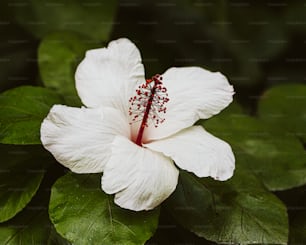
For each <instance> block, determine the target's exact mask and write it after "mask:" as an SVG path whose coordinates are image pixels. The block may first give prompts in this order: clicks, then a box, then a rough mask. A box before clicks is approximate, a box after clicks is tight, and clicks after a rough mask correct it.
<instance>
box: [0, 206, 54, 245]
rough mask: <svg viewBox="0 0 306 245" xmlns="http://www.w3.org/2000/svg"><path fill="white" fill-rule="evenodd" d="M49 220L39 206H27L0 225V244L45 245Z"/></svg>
mask: <svg viewBox="0 0 306 245" xmlns="http://www.w3.org/2000/svg"><path fill="white" fill-rule="evenodd" d="M49 229H50V228H49V220H48V213H47V212H46V210H41V205H36V206H29V207H27V208H26V209H25V210H24V211H23V212H22V213H20V214H19V215H18V216H16V217H15V218H14V219H12V220H10V221H9V222H6V223H4V224H1V225H0V244H5V245H20V244H25V245H28V244H33V245H34V244H35V245H39V244H46V242H47V239H48V236H49Z"/></svg>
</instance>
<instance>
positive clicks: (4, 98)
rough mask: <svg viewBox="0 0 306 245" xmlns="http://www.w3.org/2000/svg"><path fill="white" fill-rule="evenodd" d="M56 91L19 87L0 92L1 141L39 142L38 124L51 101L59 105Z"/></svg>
mask: <svg viewBox="0 0 306 245" xmlns="http://www.w3.org/2000/svg"><path fill="white" fill-rule="evenodd" d="M61 103H62V99H61V97H60V96H59V95H58V94H56V93H55V92H53V91H51V90H49V89H46V88H40V87H30V86H22V87H18V88H15V89H11V90H8V91H5V92H4V93H2V94H0V115H1V117H0V143H2V144H19V145H25V144H28V145H29V144H40V124H41V123H42V121H43V119H44V118H45V117H46V116H47V114H48V112H49V110H50V108H51V107H52V105H54V104H61Z"/></svg>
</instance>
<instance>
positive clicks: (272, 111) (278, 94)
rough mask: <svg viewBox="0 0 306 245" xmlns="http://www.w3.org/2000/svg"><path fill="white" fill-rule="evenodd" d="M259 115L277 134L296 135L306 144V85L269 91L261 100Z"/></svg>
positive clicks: (285, 86) (289, 86) (275, 88)
mask: <svg viewBox="0 0 306 245" xmlns="http://www.w3.org/2000/svg"><path fill="white" fill-rule="evenodd" d="M258 115H259V118H260V120H262V121H263V122H265V123H267V124H269V125H271V126H272V127H273V128H274V129H275V130H274V131H275V132H276V133H277V134H282V135H288V134H290V135H294V136H296V137H298V138H300V139H303V141H305V142H306V85H302V84H295V85H288V84H287V85H281V86H277V87H273V88H271V89H269V90H268V91H266V92H265V93H264V94H263V95H262V97H261V98H260V101H259V105H258Z"/></svg>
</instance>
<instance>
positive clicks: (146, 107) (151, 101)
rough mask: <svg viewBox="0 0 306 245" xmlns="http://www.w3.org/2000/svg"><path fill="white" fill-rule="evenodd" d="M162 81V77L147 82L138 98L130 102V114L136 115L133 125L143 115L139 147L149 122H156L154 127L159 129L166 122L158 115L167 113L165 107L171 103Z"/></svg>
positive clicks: (138, 134)
mask: <svg viewBox="0 0 306 245" xmlns="http://www.w3.org/2000/svg"><path fill="white" fill-rule="evenodd" d="M161 80H162V77H161V76H160V75H155V76H154V77H152V79H148V80H146V83H145V84H143V85H141V86H139V87H138V89H137V90H136V96H132V97H131V98H130V100H129V102H130V103H131V106H130V108H129V114H130V115H133V114H134V116H133V119H132V122H131V123H133V122H136V121H140V120H141V116H142V115H143V117H142V120H141V125H140V128H139V130H138V133H137V138H136V141H135V143H136V144H137V145H139V146H141V145H142V138H143V133H144V130H145V127H148V121H149V120H152V121H154V124H155V125H154V126H155V127H158V125H159V124H160V123H163V122H164V120H165V119H163V118H160V117H159V115H158V113H161V112H163V113H166V109H167V108H166V107H165V106H164V105H165V104H166V103H167V102H168V101H169V98H168V94H167V89H166V88H165V87H164V86H163V85H162V82H161ZM152 83H153V85H152Z"/></svg>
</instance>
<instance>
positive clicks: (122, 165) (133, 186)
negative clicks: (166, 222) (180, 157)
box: [102, 137, 179, 211]
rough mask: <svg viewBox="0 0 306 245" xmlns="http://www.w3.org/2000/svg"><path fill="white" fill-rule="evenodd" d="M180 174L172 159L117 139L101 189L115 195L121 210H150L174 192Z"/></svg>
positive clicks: (123, 139) (114, 142)
mask: <svg viewBox="0 0 306 245" xmlns="http://www.w3.org/2000/svg"><path fill="white" fill-rule="evenodd" d="M178 173H179V172H178V170H177V169H176V167H175V166H174V164H173V162H172V160H171V159H169V158H167V157H165V156H164V155H163V154H161V153H158V152H154V151H151V150H149V149H144V148H142V147H139V146H138V145H136V144H134V143H133V142H131V141H129V140H128V139H126V138H123V137H116V138H115V140H114V141H113V143H112V156H111V158H110V160H109V162H108V163H107V165H106V168H105V170H104V174H103V177H102V189H103V190H104V191H105V192H106V193H108V194H114V193H116V195H115V203H117V204H118V205H119V206H120V207H122V208H126V209H131V210H135V211H139V210H150V209H153V208H155V207H156V206H158V205H159V204H160V203H161V202H162V201H164V200H165V199H166V198H167V197H168V196H169V195H170V194H171V193H172V192H173V191H174V190H175V187H176V185H177V181H178Z"/></svg>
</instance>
